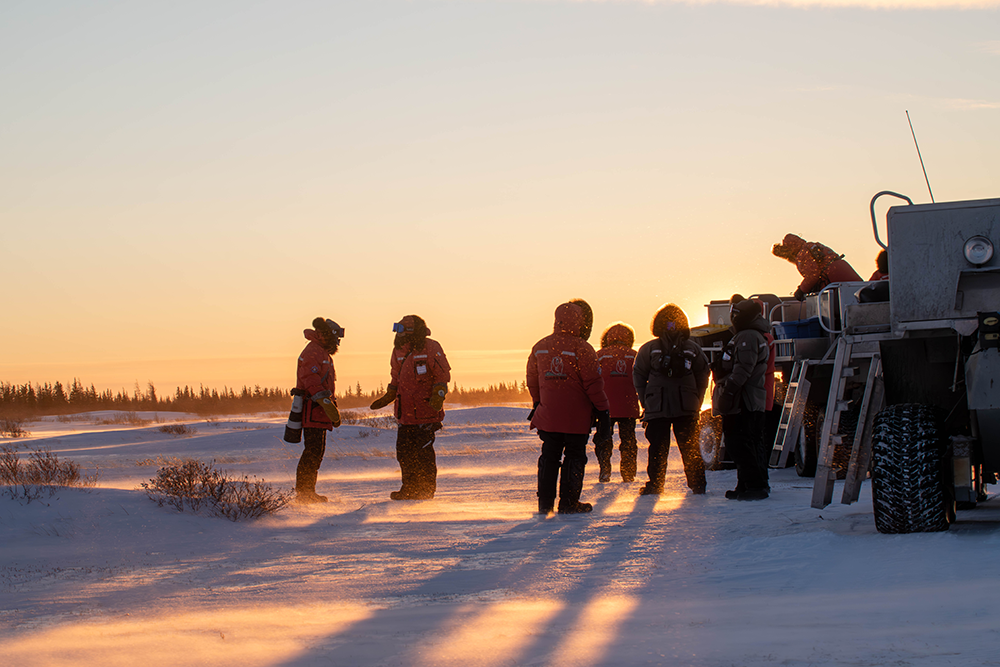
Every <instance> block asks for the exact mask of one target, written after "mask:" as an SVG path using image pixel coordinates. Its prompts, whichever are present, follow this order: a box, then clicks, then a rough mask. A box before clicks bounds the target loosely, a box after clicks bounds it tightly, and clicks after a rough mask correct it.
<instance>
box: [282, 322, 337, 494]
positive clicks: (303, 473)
mask: <svg viewBox="0 0 1000 667" xmlns="http://www.w3.org/2000/svg"><path fill="white" fill-rule="evenodd" d="M312 325H313V328H312V329H306V330H305V331H303V332H302V335H303V336H305V338H306V340H308V341H309V342H308V343H307V344H306V347H305V349H303V350H302V354H300V355H299V360H298V368H297V371H296V378H297V379H296V383H295V390H294V391H293V392H292V393H293V394H294V395H295V396H297V397H302V400H301V401H299V402H298V403H297V405H301V417H302V420H301V425H302V432H303V434H304V443H303V450H302V456H301V457H300V458H299V464H298V466H296V468H295V499H296V501H297V502H300V503H325V502H326V501H327V497H326V496H321V495H319V494H318V493H316V479H317V477H318V476H319V467H320V465H321V464H322V463H323V454H324V453H325V452H326V432H327V431H331V430H333V429H335V428H339V427H340V412H339V411H338V410H337V399H336V397H335V393H336V381H337V372H336V370H334V367H333V355H335V354H336V353H337V350H338V349H339V348H340V339H341V338H343V337H344V329H343V328H341V326H340V325H338V324H337V323H336V322H334V321H333V320H327V319H324V318H322V317H317V318H316V319H314V320H313V321H312ZM293 405H295V403H293ZM286 433H287V431H286ZM287 439H288V438H287V436H286V440H287ZM295 442H298V438H297V437H296V438H295Z"/></svg>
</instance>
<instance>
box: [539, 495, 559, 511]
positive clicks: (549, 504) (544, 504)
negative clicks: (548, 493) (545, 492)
mask: <svg viewBox="0 0 1000 667" xmlns="http://www.w3.org/2000/svg"><path fill="white" fill-rule="evenodd" d="M555 504H556V499H555V498H542V497H539V498H538V513H539V514H551V513H552V510H553V509H554V508H555Z"/></svg>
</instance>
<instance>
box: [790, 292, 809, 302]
mask: <svg viewBox="0 0 1000 667" xmlns="http://www.w3.org/2000/svg"><path fill="white" fill-rule="evenodd" d="M792 298H793V299H795V300H796V301H805V300H806V294H805V292H803V291H802V290H800V289H797V290H795V294H793V295H792Z"/></svg>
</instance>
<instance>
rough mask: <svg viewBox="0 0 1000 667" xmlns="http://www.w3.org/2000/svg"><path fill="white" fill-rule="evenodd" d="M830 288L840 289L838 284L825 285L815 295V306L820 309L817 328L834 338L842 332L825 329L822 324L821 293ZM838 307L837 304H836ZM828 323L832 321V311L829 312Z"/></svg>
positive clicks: (840, 330)
mask: <svg viewBox="0 0 1000 667" xmlns="http://www.w3.org/2000/svg"><path fill="white" fill-rule="evenodd" d="M831 287H840V283H830V284H829V285H827V286H826V287H824V288H823V289H821V290H820V291H819V293H818V294H817V295H816V304H817V306H819V308H820V313H819V326H820V328H821V329H823V331H825V332H827V333H828V334H833V335H835V336H836V335H837V334H841V333H843V332H844V330H843V329H838V330H837V331H834V330H833V329H827V328H826V325H825V324H823V292H825V291H827V290H828V289H830V288H831ZM838 301H839V299H838ZM838 306H839V303H838ZM830 321H831V322H832V321H833V311H832V310H831V311H830Z"/></svg>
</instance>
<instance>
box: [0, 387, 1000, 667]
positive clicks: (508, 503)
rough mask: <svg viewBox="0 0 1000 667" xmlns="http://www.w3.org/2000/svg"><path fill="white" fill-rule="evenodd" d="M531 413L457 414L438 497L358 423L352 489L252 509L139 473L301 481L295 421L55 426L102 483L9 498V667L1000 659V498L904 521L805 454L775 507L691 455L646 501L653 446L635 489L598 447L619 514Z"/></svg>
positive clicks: (1, 527) (0, 657)
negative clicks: (538, 509)
mask: <svg viewBox="0 0 1000 667" xmlns="http://www.w3.org/2000/svg"><path fill="white" fill-rule="evenodd" d="M525 412H526V411H525V410H524V409H520V408H507V407H493V408H468V409H451V410H450V411H449V413H448V419H447V422H446V428H445V429H444V430H443V431H441V432H440V433H439V437H438V441H437V446H436V449H437V452H438V466H439V469H440V473H439V480H438V495H437V497H436V498H435V499H434V500H432V501H426V502H419V501H410V502H393V501H390V500H389V492H390V491H392V490H394V489H396V488H398V484H399V473H398V467H397V465H396V462H395V459H394V458H393V452H394V439H395V431H378V430H375V429H371V428H365V427H361V426H343V427H342V428H340V429H339V430H338V431H335V432H334V433H333V434H331V437H330V439H329V440H328V446H327V456H326V459H325V461H324V464H323V468H322V470H321V472H320V483H319V486H318V490H319V491H320V493H323V494H326V495H329V496H330V498H331V502H330V503H327V504H324V505H312V506H291V507H289V508H287V509H285V510H283V511H282V512H280V513H279V514H278V515H276V516H273V517H270V518H266V519H262V520H258V521H251V522H242V523H231V522H229V521H227V520H225V519H220V518H214V517H208V516H198V515H192V514H189V513H183V514H181V513H177V512H175V511H173V510H170V509H167V508H161V507H158V506H157V505H156V504H154V503H152V502H151V501H149V500H148V499H147V498H146V496H145V495H144V493H143V492H141V491H139V490H137V485H138V484H139V483H140V482H142V481H146V480H148V479H149V478H150V477H152V476H153V475H154V474H155V472H156V469H157V467H158V465H159V464H162V463H163V462H169V461H173V460H176V459H181V458H186V457H196V458H200V459H203V460H206V461H207V460H211V459H214V460H216V461H217V462H218V464H219V466H220V467H221V468H223V469H225V470H227V471H230V472H233V473H238V474H240V475H242V474H251V475H256V476H258V477H263V478H265V479H267V480H269V481H270V482H272V483H274V484H276V485H280V486H283V487H290V486H291V485H292V480H293V477H294V469H295V464H296V461H297V458H298V454H299V451H300V450H299V447H298V446H294V445H289V444H287V443H284V442H282V440H281V435H282V431H283V423H284V419H283V417H282V416H280V415H273V416H270V417H267V416H249V417H246V418H240V419H219V420H215V421H205V420H204V419H198V418H196V417H194V416H185V415H176V414H172V415H166V414H162V413H161V414H160V415H159V417H160V418H161V419H167V420H170V421H173V420H177V419H183V420H184V421H185V422H186V423H190V424H191V425H192V426H193V427H194V429H195V432H194V433H192V434H188V435H182V436H172V435H169V434H165V433H161V432H160V431H159V430H158V429H159V426H161V425H162V424H155V423H154V424H150V425H148V426H145V427H127V426H107V425H98V424H93V423H88V422H85V421H78V422H68V423H67V422H57V421H46V422H41V423H33V424H30V425H28V429H29V430H30V431H31V432H32V436H31V438H30V440H29V441H27V442H25V441H24V440H20V441H17V444H18V446H19V447H24V446H25V445H30V446H36V447H37V446H44V447H49V448H50V449H51V450H52V451H54V452H56V453H58V454H59V456H60V457H61V458H64V459H71V460H74V461H76V462H78V463H80V464H82V465H84V466H86V467H89V468H94V467H97V468H99V469H100V482H99V485H98V487H97V488H95V489H91V490H62V491H59V492H58V493H57V494H56V495H55V496H54V497H51V498H43V499H42V500H36V501H33V502H31V503H28V504H23V501H22V502H18V501H15V500H11V499H8V498H3V499H0V664H3V665H18V666H21V667H28V666H33V665H39V666H43V665H44V666H46V667H55V666H60V665H74V666H80V667H89V666H94V667H98V666H99V667H115V666H117V665H129V666H130V667H136V666H138V667H158V666H160V665H163V666H167V665H171V666H172V665H238V666H239V667H252V666H258V665H260V666H286V667H305V666H306V665H400V666H406V667H411V666H421V665H456V666H459V667H474V666H477V665H571V666H572V667H589V666H591V665H713V666H714V665H734V666H741V667H744V666H751V665H795V666H797V665H803V666H804V665H927V666H931V665H934V666H940V665H963V666H964V665H991V664H1000V615H998V612H997V609H996V605H997V604H998V600H1000V574H998V571H1000V568H998V566H997V565H996V563H997V561H998V556H1000V500H997V499H994V498H993V497H992V496H991V500H990V501H988V502H987V503H984V504H982V505H981V506H980V507H979V508H978V509H976V510H973V511H969V512H960V513H959V523H958V524H956V525H955V526H953V527H952V530H951V531H949V532H947V533H938V534H925V535H902V536H886V535H879V534H878V533H876V532H875V527H874V524H873V521H872V516H871V496H870V489H869V485H868V483H866V484H865V488H864V491H863V492H862V498H861V502H860V503H858V504H857V505H853V506H849V507H848V506H842V505H839V504H837V505H831V506H830V507H828V508H827V509H824V510H815V509H811V508H810V507H809V498H810V493H811V482H812V480H806V479H800V478H798V477H797V476H796V475H795V471H794V469H791V470H782V471H772V478H771V479H772V481H771V486H772V489H773V492H772V496H771V498H770V499H768V500H765V501H762V502H738V501H727V500H726V499H725V498H724V497H723V491H725V490H726V489H728V488H732V486H733V484H734V482H735V473H734V472H733V471H719V472H710V473H708V480H709V493H708V494H707V495H706V496H692V495H690V494H689V493H688V492H687V489H686V488H685V487H684V484H683V476H682V474H680V460H679V458H678V457H677V455H676V448H673V451H672V452H671V460H670V472H669V477H668V491H667V493H666V494H665V495H663V496H661V497H659V498H658V499H657V498H654V497H642V498H640V497H638V492H639V489H640V487H641V483H642V482H644V481H645V473H644V466H645V456H646V449H645V443H644V442H643V441H641V440H640V446H641V449H640V454H639V456H640V460H639V463H640V469H641V470H642V471H643V472H641V473H640V475H639V479H638V480H637V481H636V482H635V483H633V484H622V483H620V482H618V481H617V479H618V478H617V474H616V481H615V482H614V483H611V484H597V483H596V478H597V476H596V463H595V462H594V459H593V454H591V464H590V467H589V468H588V479H587V483H586V485H585V489H584V498H583V499H584V500H587V501H590V502H593V503H594V506H595V510H594V512H593V514H590V515H580V516H551V517H548V518H540V517H536V516H534V515H533V510H534V508H535V495H534V494H535V491H534V489H535V469H536V468H535V466H536V460H537V455H538V440H537V438H536V437H535V436H534V435H533V434H531V433H529V432H528V430H527V427H526V423H525V422H524V416H525ZM615 464H616V466H617V453H616V455H615ZM616 473H617V471H616ZM838 487H839V484H838ZM834 497H835V498H836V499H838V500H839V497H840V489H839V488H838V489H837V493H836V495H835V496H834Z"/></svg>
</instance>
